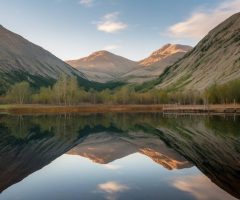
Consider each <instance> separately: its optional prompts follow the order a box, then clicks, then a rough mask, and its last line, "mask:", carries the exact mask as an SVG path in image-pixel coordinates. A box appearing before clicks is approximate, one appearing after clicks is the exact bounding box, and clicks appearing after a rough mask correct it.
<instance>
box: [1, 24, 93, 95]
mask: <svg viewBox="0 0 240 200" xmlns="http://www.w3.org/2000/svg"><path fill="white" fill-rule="evenodd" d="M61 74H67V75H69V76H76V77H77V78H78V80H79V82H80V83H81V84H82V85H83V86H94V84H93V83H91V82H90V81H88V80H87V79H86V77H85V76H84V74H83V73H81V72H79V71H78V70H76V69H74V68H72V67H71V66H70V65H68V64H67V63H65V62H63V61H62V60H60V59H59V58H57V57H56V56H54V55H52V54H51V53H50V52H48V51H46V50H44V49H43V48H41V47H39V46H37V45H35V44H33V43H31V42H29V41H28V40H26V39H24V38H23V37H21V36H19V35H17V34H15V33H13V32H11V31H9V30H7V29H6V28H4V27H3V26H0V93H3V92H5V91H6V90H7V89H8V88H9V86H11V85H12V84H14V83H16V82H20V81H24V80H25V81H28V82H29V83H31V85H32V86H34V87H40V86H46V85H49V84H52V83H54V82H55V80H56V79H57V78H58V77H59V76H60V75H61Z"/></svg>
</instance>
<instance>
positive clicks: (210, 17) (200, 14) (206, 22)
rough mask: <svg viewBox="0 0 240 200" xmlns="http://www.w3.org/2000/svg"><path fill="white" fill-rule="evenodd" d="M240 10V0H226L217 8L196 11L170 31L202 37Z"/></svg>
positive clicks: (181, 34)
mask: <svg viewBox="0 0 240 200" xmlns="http://www.w3.org/2000/svg"><path fill="white" fill-rule="evenodd" d="M239 11H240V0H225V1H224V2H222V3H220V4H219V5H218V6H217V7H216V8H215V9H207V10H200V11H196V12H194V13H193V14H192V15H191V16H190V17H189V18H188V19H186V20H185V21H182V22H179V23H177V24H174V25H172V26H170V27H169V28H168V33H169V34H170V35H171V36H173V37H177V38H193V39H201V38H202V37H203V36H205V35H206V34H207V33H208V32H209V31H210V30H211V29H213V28H214V27H215V26H217V25H218V24H220V23H221V22H222V21H224V20H225V19H227V18H228V17H230V16H231V15H232V14H234V13H236V12H239Z"/></svg>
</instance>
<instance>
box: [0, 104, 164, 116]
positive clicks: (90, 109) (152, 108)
mask: <svg viewBox="0 0 240 200" xmlns="http://www.w3.org/2000/svg"><path fill="white" fill-rule="evenodd" d="M0 112H2V113H10V114H11V113H12V114H41V113H42V114H43V113H53V114H58V113H104V112H162V105H102V104H95V105H94V104H87V105H79V106H57V105H38V104H29V105H0Z"/></svg>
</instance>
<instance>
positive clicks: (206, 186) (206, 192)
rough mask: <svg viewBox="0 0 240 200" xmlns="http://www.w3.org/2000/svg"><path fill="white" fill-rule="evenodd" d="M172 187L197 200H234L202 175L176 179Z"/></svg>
mask: <svg viewBox="0 0 240 200" xmlns="http://www.w3.org/2000/svg"><path fill="white" fill-rule="evenodd" d="M173 186H174V187H176V188H178V189H179V190H182V191H185V192H188V193H190V194H191V195H192V196H194V197H195V198H196V199H198V200H208V199H218V200H225V199H229V200H234V199H235V198H233V197H231V196H230V195H229V194H228V193H226V192H225V191H224V190H222V189H220V188H219V187H218V186H216V185H215V184H213V183H212V182H211V181H210V180H209V179H208V178H206V177H205V176H203V175H195V176H182V177H177V178H176V179H175V180H174V181H173Z"/></svg>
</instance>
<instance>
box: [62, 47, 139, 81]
mask: <svg viewBox="0 0 240 200" xmlns="http://www.w3.org/2000/svg"><path fill="white" fill-rule="evenodd" d="M66 62H67V63H68V64H70V65H71V66H73V67H74V68H76V69H78V70H79V71H81V72H84V74H86V76H87V77H88V79H90V80H94V81H98V82H107V81H112V80H115V79H117V78H118V77H120V76H121V75H123V74H125V73H127V72H130V71H132V70H134V69H137V68H139V66H138V64H137V63H136V62H134V61H131V60H129V59H126V58H123V57H121V56H118V55H115V54H112V53H110V52H108V51H98V52H95V53H93V54H91V55H90V56H88V57H85V58H81V59H79V60H70V61H66Z"/></svg>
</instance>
